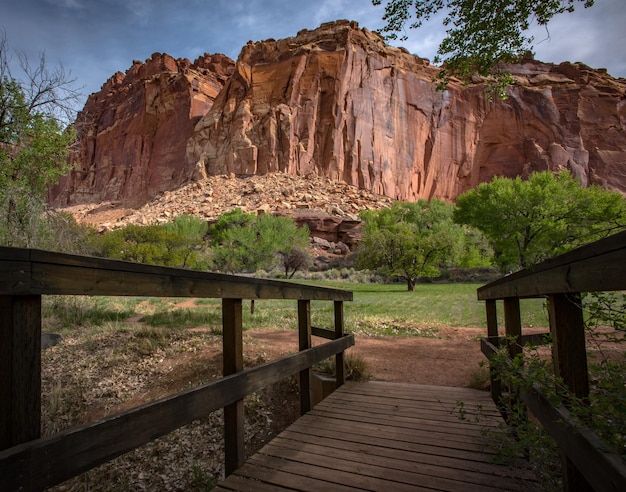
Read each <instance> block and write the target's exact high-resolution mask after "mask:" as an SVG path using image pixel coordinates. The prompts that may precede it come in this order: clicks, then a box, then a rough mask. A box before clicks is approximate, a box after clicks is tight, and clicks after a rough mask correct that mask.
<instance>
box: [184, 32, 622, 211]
mask: <svg viewBox="0 0 626 492" xmlns="http://www.w3.org/2000/svg"><path fill="white" fill-rule="evenodd" d="M508 68H509V70H510V71H511V72H512V74H513V76H514V77H515V79H516V85H514V86H513V87H511V89H510V96H509V98H508V99H507V100H505V101H500V100H490V98H489V97H488V93H487V92H486V90H485V84H484V83H483V82H482V81H480V80H478V81H476V82H477V83H474V84H471V85H470V86H467V87H465V86H462V85H460V84H458V83H451V84H450V86H449V87H448V90H446V91H443V92H441V91H437V90H436V87H435V84H434V83H433V82H432V80H433V78H434V77H435V76H436V74H437V72H438V70H439V69H438V68H436V67H433V66H430V65H429V63H428V61H427V60H424V59H421V58H419V57H416V56H413V55H411V54H409V53H407V52H406V51H405V50H403V49H399V48H392V47H389V46H387V45H386V44H385V43H384V42H383V40H382V38H381V37H380V36H379V35H377V34H375V33H372V32H370V31H368V30H367V29H359V28H358V26H357V25H356V23H354V22H347V21H338V22H333V23H328V24H324V25H322V26H321V27H320V28H318V29H316V30H314V31H307V30H304V31H301V32H300V33H298V35H297V36H296V37H293V38H288V39H284V40H279V41H274V40H269V41H263V42H258V43H252V42H250V43H248V45H246V46H245V47H244V48H243V50H242V52H241V54H240V56H239V59H238V61H237V67H236V71H235V74H234V75H233V76H232V77H231V78H230V79H229V80H228V82H227V84H226V85H225V87H224V89H223V91H222V92H221V93H220V95H219V96H218V98H217V99H216V101H215V104H214V106H213V107H212V109H211V111H210V112H209V113H208V114H207V115H206V116H204V117H203V118H202V119H201V120H200V122H199V123H198V125H197V127H196V131H195V133H194V135H193V137H192V138H191V140H190V141H189V145H188V160H189V162H190V165H198V166H200V167H201V168H202V169H204V171H205V172H206V174H209V175H210V174H224V173H235V174H264V173H268V172H274V171H281V172H285V173H290V174H299V175H306V174H308V173H310V172H316V173H319V174H321V175H324V176H328V177H330V178H331V179H334V180H338V181H343V182H346V183H348V184H351V185H354V186H358V187H360V188H365V189H368V190H371V191H373V192H375V193H377V194H381V195H386V196H389V197H392V198H395V199H402V200H416V199H418V198H431V197H436V198H443V199H448V200H450V199H454V198H455V197H456V196H457V195H459V194H460V193H462V192H464V191H466V190H468V189H470V188H472V187H475V186H476V185H477V184H478V183H480V182H483V181H487V180H489V179H490V178H491V177H493V176H494V175H504V176H517V175H527V174H528V173H530V172H532V171H540V170H545V169H551V170H557V169H563V168H567V169H570V170H571V171H572V172H573V173H574V174H575V175H577V176H578V177H579V178H580V179H581V181H582V182H583V183H585V184H588V183H599V184H601V185H603V186H605V187H607V188H610V189H616V190H620V191H622V192H624V191H626V167H625V165H624V162H625V161H626V131H625V126H624V122H625V121H626V109H625V103H624V92H625V88H626V84H625V81H624V80H621V79H620V80H616V79H614V78H612V77H611V76H609V75H608V74H606V73H605V72H604V71H594V70H591V69H589V68H588V67H586V66H584V65H582V64H570V63H564V64H561V65H558V66H555V65H551V64H544V63H540V62H536V61H532V60H530V61H527V62H525V63H522V64H519V65H514V66H511V67H508Z"/></svg>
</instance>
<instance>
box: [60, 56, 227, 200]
mask: <svg viewBox="0 0 626 492" xmlns="http://www.w3.org/2000/svg"><path fill="white" fill-rule="evenodd" d="M233 69H234V62H233V60H231V59H230V58H228V57H227V56H225V55H220V54H217V55H207V54H205V55H204V56H202V57H200V58H198V59H197V60H196V61H195V62H193V63H191V62H190V61H189V60H187V59H178V60H175V59H174V58H172V57H171V56H169V55H167V54H160V53H155V54H153V55H152V57H151V58H150V59H148V60H146V61H145V63H142V62H140V61H135V62H133V65H132V67H131V68H129V69H128V70H127V71H126V73H125V74H124V73H121V72H118V73H116V74H115V75H113V76H112V77H111V78H110V79H109V80H107V82H106V83H105V84H104V85H103V86H102V89H101V90H100V92H98V93H95V94H91V95H90V96H89V98H88V100H87V103H86V104H85V108H84V109H83V111H82V112H81V113H80V114H79V116H78V119H77V124H76V126H77V130H78V132H79V136H80V140H79V148H78V152H77V153H76V154H74V155H73V156H72V162H73V163H74V169H73V171H72V172H71V173H70V174H69V175H68V176H66V177H65V178H64V179H63V180H62V181H61V183H60V184H59V186H57V187H55V188H54V189H53V190H52V191H51V197H52V202H53V203H55V204H57V205H66V204H74V203H81V202H101V201H105V200H120V201H123V202H125V203H127V204H141V203H144V202H145V201H146V200H148V199H149V198H152V197H154V196H155V195H156V194H158V193H160V192H162V191H165V190H170V189H173V188H176V187H178V186H180V185H181V184H183V183H184V182H185V181H187V180H188V178H189V173H188V167H187V166H186V163H185V148H186V145H187V140H188V139H189V137H190V136H191V134H192V132H193V129H194V126H195V124H196V123H197V122H198V120H199V119H200V118H201V117H202V116H204V115H205V114H206V113H207V112H208V111H209V109H210V108H211V106H212V104H213V101H214V100H215V98H216V97H217V95H218V93H219V92H220V91H221V89H222V87H223V85H224V83H225V82H226V80H227V79H228V77H229V76H230V75H231V74H232V73H233Z"/></svg>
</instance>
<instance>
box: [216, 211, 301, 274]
mask: <svg viewBox="0 0 626 492" xmlns="http://www.w3.org/2000/svg"><path fill="white" fill-rule="evenodd" d="M209 235H210V236H211V242H212V245H213V247H214V251H215V262H216V265H217V267H218V268H220V269H222V270H225V271H227V272H231V273H234V272H254V271H256V270H258V269H266V270H271V269H272V268H274V267H275V266H277V265H279V264H280V265H281V266H282V267H283V268H284V271H285V276H286V277H289V276H293V274H294V273H295V272H296V271H297V270H298V269H303V268H304V267H306V266H307V265H308V264H309V262H310V259H309V256H308V249H307V248H308V244H309V230H308V228H307V227H301V228H298V227H297V226H296V223H295V222H294V221H293V220H292V219H290V218H288V217H278V216H273V215H269V214H262V215H259V216H255V215H253V214H246V213H244V212H242V211H241V209H234V210H232V211H230V212H226V213H225V214H223V215H222V216H221V217H220V218H219V219H218V221H217V222H216V223H215V224H213V225H212V226H211V227H210V229H209Z"/></svg>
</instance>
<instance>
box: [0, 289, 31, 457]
mask: <svg viewBox="0 0 626 492" xmlns="http://www.w3.org/2000/svg"><path fill="white" fill-rule="evenodd" d="M0 422H1V423H0V450H2V449H6V448H10V447H12V446H15V445H16V444H20V443H23V442H27V441H30V440H32V439H37V438H38V437H39V436H40V433H41V296H40V295H23V296H9V295H3V296H0Z"/></svg>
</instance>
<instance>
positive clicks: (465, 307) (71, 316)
mask: <svg viewBox="0 0 626 492" xmlns="http://www.w3.org/2000/svg"><path fill="white" fill-rule="evenodd" d="M307 283H309V284H313V285H318V286H325V287H332V288H339V289H346V290H352V291H353V292H354V300H353V301H352V302H346V303H345V323H346V330H347V331H349V332H352V333H355V334H360V335H366V336H424V337H435V336H437V331H438V329H439V328H440V327H442V326H453V327H472V328H476V330H477V335H481V334H483V333H484V332H485V328H486V324H485V307H484V303H483V302H479V301H477V300H476V289H477V288H478V287H479V286H480V284H460V283H453V284H418V285H417V286H416V288H415V291H414V292H408V291H407V290H406V286H405V285H404V284H356V283H348V282H341V281H309V282H307ZM183 302H185V306H184V307H183V306H181V305H180V304H181V303H183ZM296 305H297V303H296V301H292V300H257V301H256V302H255V309H254V314H251V312H250V301H244V313H243V323H244V329H251V328H268V329H270V328H282V329H285V328H286V329H290V328H292V329H296V327H297V323H298V320H297V309H296ZM48 306H49V309H48V313H54V316H55V317H57V318H60V319H61V320H63V322H61V323H59V324H61V325H64V326H65V327H68V326H71V325H83V326H84V325H88V324H95V325H97V324H102V323H107V322H110V321H112V320H114V321H116V322H117V323H122V324H123V323H124V321H125V320H126V319H127V318H129V317H132V316H135V320H139V321H141V322H142V323H145V324H146V325H149V326H155V327H163V328H167V327H170V328H172V329H176V330H179V329H183V328H193V327H196V326H209V327H210V328H211V329H212V331H214V332H217V331H219V330H220V328H221V327H220V324H221V300H220V299H196V300H195V301H192V303H191V304H190V303H189V301H188V300H185V299H161V298H154V299H153V298H87V297H85V298H67V297H66V298H58V297H54V296H53V297H52V298H51V299H50V301H49V303H48ZM498 312H499V314H500V315H502V312H503V310H502V307H501V306H499V309H498ZM311 317H312V323H313V325H314V326H319V327H323V328H332V326H333V303H332V302H325V301H313V302H312V303H311ZM499 323H500V324H501V325H502V324H503V320H502V319H500V321H499ZM522 324H523V325H524V326H526V327H532V326H547V324H548V323H547V316H546V313H545V308H544V303H543V301H542V300H537V299H533V300H524V301H522Z"/></svg>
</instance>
